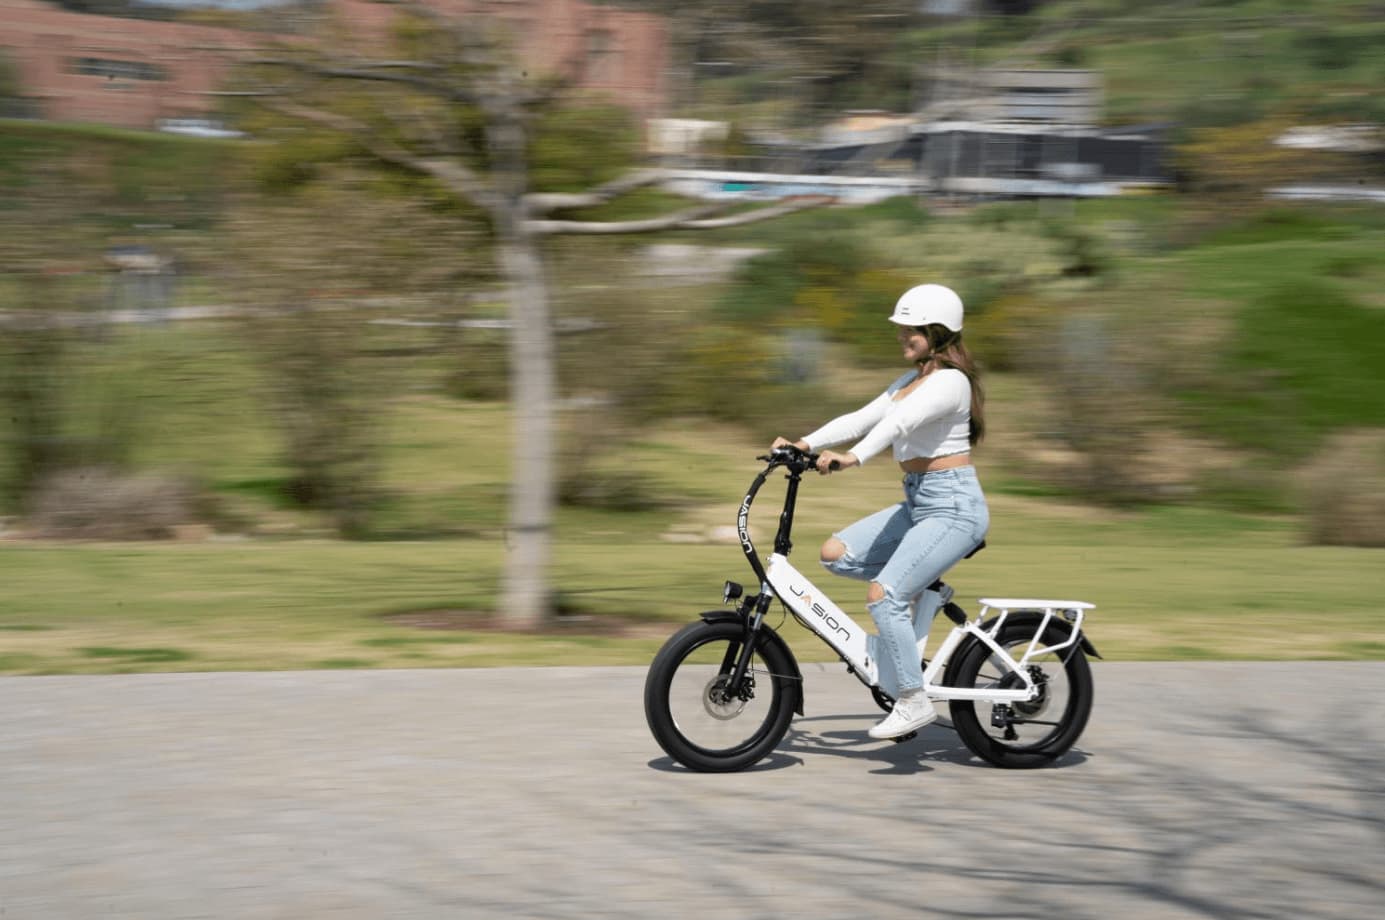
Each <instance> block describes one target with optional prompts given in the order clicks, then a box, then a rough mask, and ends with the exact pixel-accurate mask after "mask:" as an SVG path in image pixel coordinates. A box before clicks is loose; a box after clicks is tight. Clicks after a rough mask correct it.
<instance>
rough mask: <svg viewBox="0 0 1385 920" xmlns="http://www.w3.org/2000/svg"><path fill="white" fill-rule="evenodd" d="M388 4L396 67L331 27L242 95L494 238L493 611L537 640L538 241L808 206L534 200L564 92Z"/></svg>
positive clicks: (547, 378)
mask: <svg viewBox="0 0 1385 920" xmlns="http://www.w3.org/2000/svg"><path fill="white" fill-rule="evenodd" d="M393 5H395V6H398V7H399V9H400V16H399V17H397V18H396V21H395V26H396V29H395V35H394V37H395V40H396V46H395V49H394V50H395V52H396V54H397V55H398V56H397V57H396V58H394V59H389V60H381V59H377V58H372V57H369V56H368V55H366V54H365V53H364V52H363V51H362V50H361V45H360V42H358V41H353V40H352V38H351V37H350V36H349V35H347V34H345V32H344V31H343V30H334V29H333V28H332V24H331V23H330V21H329V22H326V23H324V25H325V28H323V29H322V30H321V31H320V32H319V36H318V40H317V41H316V42H314V43H311V44H308V43H304V44H302V45H298V46H295V48H293V49H286V50H285V51H283V52H281V53H280V54H278V55H277V56H266V57H262V58H259V59H257V60H256V61H254V62H251V64H250V65H249V67H250V69H249V70H248V71H247V73H246V79H247V81H248V86H247V89H246V90H245V92H246V93H247V94H248V95H249V97H250V98H253V99H254V100H255V101H257V102H258V103H259V104H260V105H261V106H262V107H263V108H264V109H265V110H267V111H268V112H272V113H274V114H276V115H277V116H280V117H286V118H288V119H290V120H291V122H293V123H295V124H296V125H298V126H299V130H298V136H299V138H300V139H302V138H305V137H306V135H305V134H304V132H303V131H302V128H303V127H307V126H315V127H316V128H318V129H323V130H324V131H325V132H326V134H327V136H328V137H330V138H335V139H336V140H328V141H321V142H319V143H322V144H323V145H324V148H323V150H322V151H321V153H324V154H325V155H326V156H336V157H339V158H342V159H350V158H355V157H365V158H369V159H371V160H373V161H375V162H376V163H377V164H379V165H381V166H383V167H386V168H388V169H391V170H394V171H396V172H401V173H407V174H412V175H414V176H420V177H424V178H426V179H427V180H430V182H431V183H432V185H431V190H432V191H433V193H435V194H436V193H439V192H440V193H441V194H444V195H446V196H448V197H449V198H451V199H452V200H453V201H454V202H456V203H457V206H458V207H459V208H461V209H462V212H463V213H465V214H467V215H469V216H470V217H472V218H476V219H480V220H482V221H484V222H485V223H486V225H487V226H488V229H489V233H490V235H491V240H492V242H493V247H494V257H495V261H496V267H497V270H498V273H499V275H500V276H501V277H502V278H503V280H504V284H505V288H506V297H507V302H508V308H509V323H510V365H509V366H510V375H511V385H510V388H509V394H510V399H511V402H512V404H513V406H514V419H515V431H514V440H513V443H514V448H513V449H514V465H513V468H512V473H511V475H512V476H513V484H512V487H511V496H510V522H509V529H510V537H509V539H510V543H509V545H510V549H509V552H508V554H507V558H506V565H505V572H504V575H503V582H502V596H501V598H500V602H499V612H500V614H501V615H502V616H504V617H505V618H506V620H507V622H509V623H511V624H513V625H515V626H518V627H531V628H532V627H535V626H538V625H539V624H540V623H542V622H543V621H544V620H545V619H546V617H547V615H548V614H549V612H550V607H551V595H550V591H549V586H548V577H547V573H548V567H549V558H550V544H551V533H550V529H551V526H552V512H553V506H554V502H555V497H556V489H555V475H554V473H555V471H554V462H553V457H554V424H553V404H554V392H555V385H554V380H555V369H554V364H555V362H554V342H553V328H552V323H551V319H550V308H549V292H548V287H547V282H546V276H545V271H544V252H543V248H542V240H543V239H544V238H545V237H547V236H550V235H552V234H623V233H640V232H649V231H655V230H667V229H675V228H678V229H710V228H715V227H724V226H730V225H734V224H740V223H747V222H749V221H752V220H760V219H764V218H768V217H773V216H775V215H778V214H783V213H787V212H789V211H793V210H797V209H799V208H802V207H805V206H808V205H810V204H816V203H818V201H817V200H808V201H798V202H790V203H785V204H781V205H775V206H770V207H766V208H761V209H758V210H755V211H752V212H748V213H738V214H732V215H727V214H726V213H725V212H726V211H727V210H728V208H727V206H726V205H712V206H698V207H693V208H690V209H687V210H683V211H677V212H674V213H667V212H666V213H661V214H658V215H657V216H653V217H647V218H641V219H635V220H621V221H599V220H592V219H579V218H578V217H576V216H574V215H573V212H584V211H585V212H587V214H588V215H590V213H591V209H596V208H599V207H601V206H602V205H605V204H607V203H608V202H610V201H612V200H613V199H615V198H617V197H619V196H622V195H625V194H626V193H629V192H631V191H633V190H635V189H639V188H642V187H645V186H648V185H651V184H653V183H655V182H657V181H659V180H660V179H661V178H662V176H661V175H660V174H659V173H657V172H654V171H634V172H629V173H626V174H624V175H618V176H615V177H613V178H610V179H609V180H608V181H605V182H604V183H602V184H598V185H596V186H595V187H594V188H592V189H591V190H589V191H585V192H571V191H537V190H535V188H534V185H533V179H532V169H533V166H534V144H535V136H536V131H537V128H538V125H539V123H540V117H541V115H542V113H543V112H545V111H551V110H552V109H553V108H554V107H556V106H557V104H558V103H559V102H560V101H562V98H563V97H562V93H561V86H559V85H558V84H556V83H555V82H549V83H547V84H543V83H540V82H537V81H535V80H532V79H530V78H529V76H528V74H527V73H526V72H525V71H524V70H523V69H522V67H521V66H520V65H519V64H518V63H517V62H516V61H515V60H514V59H513V57H512V56H511V55H510V54H509V53H508V48H507V47H506V45H505V44H504V41H503V38H502V36H501V35H500V33H499V31H498V29H497V26H496V24H495V23H494V22H492V21H488V20H476V19H465V18H456V17H452V16H448V15H444V14H442V13H440V12H438V11H436V10H433V9H431V8H429V7H427V6H424V5H422V4H418V3H414V2H411V0H402V2H398V3H395V4H393ZM301 142H302V140H300V143H301ZM586 155H587V156H590V157H599V156H600V153H599V152H598V151H595V150H591V151H587V152H586ZM321 158H322V157H321V156H319V159H321ZM563 214H567V215H568V216H566V217H564V216H560V215H563Z"/></svg>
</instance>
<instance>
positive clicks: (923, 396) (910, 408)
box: [851, 368, 971, 466]
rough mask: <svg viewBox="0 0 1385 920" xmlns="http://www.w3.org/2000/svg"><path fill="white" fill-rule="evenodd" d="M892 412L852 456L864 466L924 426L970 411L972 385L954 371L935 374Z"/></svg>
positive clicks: (929, 376) (868, 432) (863, 440)
mask: <svg viewBox="0 0 1385 920" xmlns="http://www.w3.org/2000/svg"><path fill="white" fill-rule="evenodd" d="M887 408H893V411H891V412H888V413H887V414H885V415H884V416H883V417H881V418H880V419H879V420H878V421H877V422H876V423H875V425H874V426H873V427H872V428H871V429H870V430H869V431H867V432H865V436H864V437H862V438H861V440H860V441H858V442H856V446H855V447H853V448H851V453H852V454H854V455H855V456H856V459H857V461H858V462H859V463H860V464H861V465H863V466H864V465H865V462H866V461H867V460H869V459H870V458H871V457H874V456H875V455H876V454H878V453H880V452H881V451H882V450H884V449H885V448H887V447H889V446H890V445H892V444H893V443H894V442H895V441H897V440H898V439H900V438H902V437H904V436H905V435H907V434H908V433H909V432H911V431H913V430H914V429H915V428H917V427H918V426H920V425H922V424H923V423H924V422H929V421H932V420H933V419H935V418H941V417H943V416H944V415H947V414H949V413H952V412H958V411H960V410H963V409H966V410H970V409H971V382H970V381H968V380H967V375H966V374H964V373H962V372H961V371H958V370H952V369H951V368H948V369H944V370H940V371H934V372H933V373H931V374H929V375H928V378H927V379H926V380H924V381H923V383H922V384H921V385H920V386H919V388H918V389H916V390H914V392H912V393H910V394H909V395H908V396H905V397H904V398H903V399H902V400H900V401H899V402H898V403H895V404H894V405H893V407H887Z"/></svg>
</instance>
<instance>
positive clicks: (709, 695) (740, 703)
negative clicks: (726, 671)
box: [702, 674, 746, 722]
mask: <svg viewBox="0 0 1385 920" xmlns="http://www.w3.org/2000/svg"><path fill="white" fill-rule="evenodd" d="M745 704H746V701H745V700H742V699H739V698H737V697H736V695H735V694H732V693H727V692H726V677H725V676H724V675H722V674H718V675H717V676H716V677H713V678H712V679H711V680H710V681H708V682H707V686H706V687H705V688H704V689H703V691H702V708H704V709H706V710H707V715H709V716H711V717H712V718H713V719H717V720H719V721H722V722H725V721H727V720H729V719H734V718H735V717H736V716H738V715H740V714H741V710H743V709H745Z"/></svg>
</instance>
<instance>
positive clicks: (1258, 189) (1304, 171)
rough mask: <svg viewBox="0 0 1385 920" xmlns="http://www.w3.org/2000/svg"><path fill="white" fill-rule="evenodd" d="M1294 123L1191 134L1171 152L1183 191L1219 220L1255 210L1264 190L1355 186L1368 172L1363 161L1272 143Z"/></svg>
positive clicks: (1274, 121)
mask: <svg viewBox="0 0 1385 920" xmlns="http://www.w3.org/2000/svg"><path fill="white" fill-rule="evenodd" d="M1298 123H1299V119H1298V118H1296V117H1292V116H1280V117H1276V118H1268V119H1262V120H1260V121H1255V122H1251V123H1249V124H1241V125H1234V126H1231V127H1224V128H1206V129H1202V130H1199V131H1197V132H1194V134H1193V136H1192V138H1191V139H1190V140H1189V142H1188V143H1186V144H1184V145H1182V146H1181V147H1179V148H1178V150H1177V152H1176V156H1177V161H1178V170H1179V173H1180V175H1181V177H1182V182H1183V184H1184V185H1185V186H1186V187H1187V189H1188V191H1191V192H1194V193H1196V195H1197V198H1196V199H1194V201H1200V202H1202V203H1203V206H1204V207H1206V208H1208V209H1210V210H1212V211H1215V212H1218V213H1222V214H1226V213H1228V212H1240V211H1244V210H1246V209H1254V208H1258V207H1259V206H1260V204H1261V202H1263V200H1264V197H1265V192H1266V191H1267V190H1268V189H1271V188H1274V187H1276V186H1282V185H1293V184H1299V183H1312V182H1327V183H1331V182H1355V181H1357V180H1358V179H1360V178H1361V177H1362V176H1363V175H1365V174H1367V173H1368V172H1369V171H1370V166H1369V163H1368V161H1367V160H1366V159H1364V158H1359V157H1352V156H1350V155H1347V154H1344V153H1340V152H1334V151H1330V150H1305V149H1300V148H1295V147H1287V146H1283V145H1281V144H1278V143H1276V141H1277V140H1278V139H1279V138H1280V137H1282V136H1283V135H1284V133H1285V132H1286V131H1287V130H1289V129H1290V128H1292V127H1294V126H1295V125H1297V124H1298Z"/></svg>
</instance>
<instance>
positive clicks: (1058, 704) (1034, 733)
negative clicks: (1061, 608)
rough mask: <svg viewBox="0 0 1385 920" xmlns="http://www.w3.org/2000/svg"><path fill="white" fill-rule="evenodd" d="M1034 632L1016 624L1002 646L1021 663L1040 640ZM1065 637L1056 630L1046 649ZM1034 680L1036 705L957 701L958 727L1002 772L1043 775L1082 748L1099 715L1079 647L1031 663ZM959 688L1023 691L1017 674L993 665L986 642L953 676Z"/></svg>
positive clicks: (972, 648)
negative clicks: (1032, 770)
mask: <svg viewBox="0 0 1385 920" xmlns="http://www.w3.org/2000/svg"><path fill="white" fill-rule="evenodd" d="M1035 628H1036V627H1035V625H1034V624H1028V623H1012V624H1006V625H1005V626H1004V627H1002V628H1001V630H1000V634H999V635H997V636H996V637H995V638H996V642H997V644H998V645H1000V647H1001V648H1003V649H1005V650H1006V652H1008V653H1009V654H1010V656H1011V657H1012V658H1014V659H1016V660H1018V659H1019V658H1020V657H1021V655H1023V653H1024V650H1025V648H1026V647H1027V646H1028V645H1029V642H1030V640H1031V639H1033V638H1034V631H1035ZM1066 638H1067V632H1066V630H1064V629H1062V628H1060V627H1058V626H1049V627H1048V629H1047V630H1045V631H1044V635H1043V638H1042V639H1041V640H1040V644H1041V646H1042V645H1059V644H1061V643H1062V642H1063V641H1064V640H1065V639H1066ZM1026 668H1027V669H1028V671H1029V676H1030V677H1031V678H1032V679H1033V681H1034V683H1035V684H1037V685H1038V687H1039V695H1038V696H1037V697H1035V698H1034V699H1033V700H1028V701H1024V702H1016V703H991V702H989V701H986V700H953V701H952V702H951V704H950V709H951V713H952V724H953V726H954V727H955V728H956V729H957V734H958V735H960V736H961V738H962V741H963V742H964V743H965V744H966V746H967V747H968V748H970V749H971V750H972V751H973V752H974V753H975V754H976V755H977V756H978V757H980V758H982V759H983V760H986V761H988V762H990V763H993V764H995V765H996V766H1000V767H1016V768H1025V767H1041V766H1044V765H1046V764H1050V763H1052V762H1053V761H1055V760H1057V759H1058V758H1059V757H1061V756H1063V755H1064V754H1066V753H1067V752H1068V750H1069V749H1070V748H1071V747H1072V746H1073V745H1074V744H1076V743H1077V739H1078V738H1079V737H1080V736H1081V735H1082V731H1083V729H1085V728H1086V727H1087V718H1088V717H1089V716H1090V715H1091V712H1092V696H1093V691H1092V669H1091V665H1090V664H1089V663H1088V662H1087V656H1086V655H1084V654H1083V653H1082V648H1081V646H1080V645H1078V644H1073V645H1070V646H1068V647H1067V648H1065V649H1062V650H1060V651H1057V652H1050V653H1048V654H1046V655H1042V656H1038V657H1034V658H1030V659H1029V662H1028V663H1027V664H1026ZM949 676H950V679H949V681H948V683H949V684H951V685H952V686H955V687H966V688H972V687H975V688H987V689H1010V688H1014V687H1021V686H1023V685H1024V681H1023V680H1022V679H1021V678H1020V676H1019V675H1018V674H1016V673H1015V672H1014V671H1012V670H1010V669H1009V668H1008V667H1003V666H1001V665H1000V664H999V662H998V661H996V660H994V653H993V652H992V651H991V649H990V648H989V647H988V646H986V645H985V644H984V643H981V642H973V643H972V644H970V645H968V646H967V648H966V649H964V650H963V651H962V653H961V657H959V658H958V659H957V668H956V671H955V672H954V673H952V674H950V675H949Z"/></svg>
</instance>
